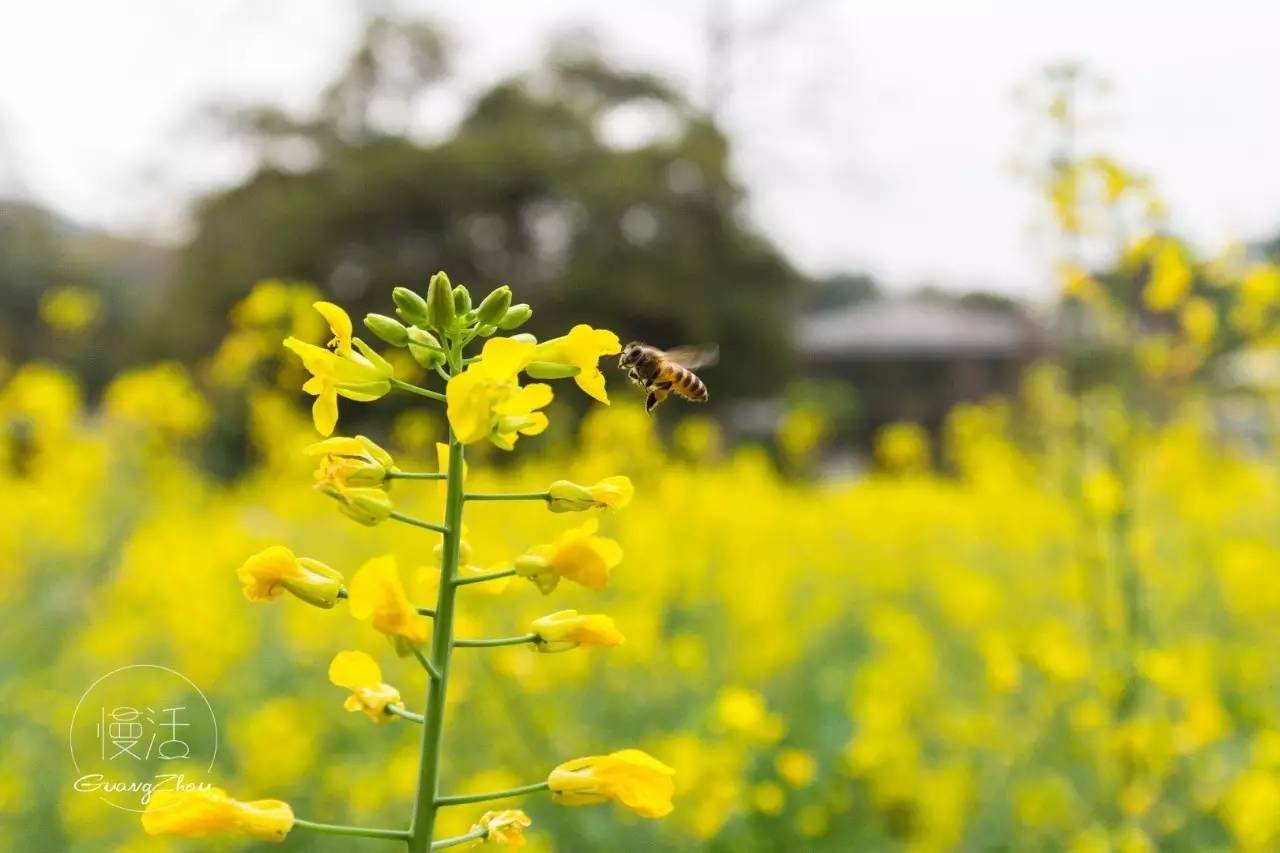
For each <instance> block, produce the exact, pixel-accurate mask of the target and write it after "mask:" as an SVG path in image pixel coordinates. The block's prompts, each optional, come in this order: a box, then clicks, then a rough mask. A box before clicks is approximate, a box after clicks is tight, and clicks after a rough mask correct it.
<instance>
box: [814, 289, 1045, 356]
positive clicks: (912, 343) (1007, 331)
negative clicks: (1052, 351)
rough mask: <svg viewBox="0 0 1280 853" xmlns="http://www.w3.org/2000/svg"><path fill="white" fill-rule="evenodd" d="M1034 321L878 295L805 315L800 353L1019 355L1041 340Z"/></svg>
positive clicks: (835, 354)
mask: <svg viewBox="0 0 1280 853" xmlns="http://www.w3.org/2000/svg"><path fill="white" fill-rule="evenodd" d="M1038 338H1039V335H1038V333H1037V330H1036V328H1035V326H1034V325H1033V324H1032V323H1031V322H1030V321H1029V320H1028V319H1027V318H1026V317H1024V316H1021V315H1019V314H1014V313H1005V312H1000V311H990V310H983V309H976V308H966V307H963V306H959V305H953V304H948V303H945V302H936V301H931V300H923V299H877V300H874V301H867V302H859V303H857V304H855V305H850V306H848V307H845V308H838V309H835V310H832V311H826V312H824V313H822V314H819V315H815V316H811V317H808V318H806V319H805V320H804V321H803V322H802V323H801V327H800V335H799V340H798V342H797V343H798V345H799V348H800V352H801V353H803V354H804V355H805V356H807V357H809V358H811V359H816V360H823V361H827V360H840V359H844V358H868V357H881V358H883V357H889V356H907V357H917V358H919V357H929V356H954V355H1016V354H1019V353H1023V352H1026V351H1027V350H1028V348H1033V347H1035V346H1036V345H1037V342H1038Z"/></svg>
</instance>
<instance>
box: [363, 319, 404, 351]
mask: <svg viewBox="0 0 1280 853" xmlns="http://www.w3.org/2000/svg"><path fill="white" fill-rule="evenodd" d="M364 327H365V328H366V329H368V330H369V331H371V332H373V333H374V334H375V335H377V336H378V338H379V339H381V340H383V341H385V342H386V343H389V344H391V345H392V346H393V347H402V346H404V345H405V344H407V343H409V330H408V329H406V328H405V327H404V326H402V325H401V324H400V321H398V320H396V319H395V318H394V317H388V316H386V315H385V314H366V315H364Z"/></svg>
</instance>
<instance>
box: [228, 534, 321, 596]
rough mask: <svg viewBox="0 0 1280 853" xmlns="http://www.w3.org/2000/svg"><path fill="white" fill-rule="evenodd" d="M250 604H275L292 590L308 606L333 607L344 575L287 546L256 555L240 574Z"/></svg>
mask: <svg viewBox="0 0 1280 853" xmlns="http://www.w3.org/2000/svg"><path fill="white" fill-rule="evenodd" d="M236 576H237V577H238V578H239V579H240V583H241V585H242V586H243V587H244V597H245V598H247V599H249V600H250V601H272V600H274V599H276V598H279V597H280V593H281V592H283V591H285V590H288V591H289V592H291V593H293V594H294V595H296V596H297V597H298V598H301V599H302V600H303V601H305V602H307V603H308V604H314V605H315V606H317V607H333V605H334V602H336V601H337V600H338V591H339V590H341V589H342V575H341V573H339V572H337V571H336V570H334V569H331V568H329V567H328V566H326V565H325V564H324V563H322V562H320V561H319V560H313V559H311V558H310V557H297V556H294V553H293V552H292V551H290V550H289V549H288V548H286V547H284V546H283V545H272V546H271V547H270V548H267V549H265V550H263V551H259V552H258V553H257V554H254V555H253V556H252V557H250V558H249V559H248V560H245V562H244V565H242V566H241V567H240V569H239V570H238V571H237V572H236Z"/></svg>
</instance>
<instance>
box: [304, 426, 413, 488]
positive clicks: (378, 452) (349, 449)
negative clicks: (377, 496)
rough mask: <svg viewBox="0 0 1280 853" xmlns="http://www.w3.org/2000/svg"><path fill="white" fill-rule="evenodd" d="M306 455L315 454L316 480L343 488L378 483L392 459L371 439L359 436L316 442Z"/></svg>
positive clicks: (391, 468)
mask: <svg viewBox="0 0 1280 853" xmlns="http://www.w3.org/2000/svg"><path fill="white" fill-rule="evenodd" d="M305 452H306V454H307V455H308V456H319V457H320V463H319V467H317V468H316V480H317V482H320V483H325V484H328V485H331V486H334V487H336V488H338V489H345V488H348V487H350V486H381V485H382V484H383V483H384V482H385V480H386V478H387V474H388V473H390V472H392V471H395V470H396V466H395V460H393V459H392V458H391V454H390V453H388V452H387V451H385V450H383V449H382V448H381V447H379V446H378V445H377V444H376V443H374V442H373V441H372V440H370V439H368V438H365V437H364V436H363V435H357V436H356V437H355V438H346V437H342V436H334V437H333V438H326V439H325V440H324V441H318V442H316V443H315V444H313V445H311V446H310V447H308V448H307V449H306V451H305Z"/></svg>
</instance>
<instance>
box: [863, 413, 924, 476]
mask: <svg viewBox="0 0 1280 853" xmlns="http://www.w3.org/2000/svg"><path fill="white" fill-rule="evenodd" d="M875 454H876V462H878V463H879V464H880V466H881V467H882V468H884V469H885V470H886V471H889V472H891V473H894V474H920V473H923V472H925V471H928V470H929V455H930V454H929V434H928V433H927V432H925V430H924V427H922V426H920V425H919V424H915V423H894V424H888V425H887V426H884V427H882V428H881V429H880V431H879V432H878V433H876V439H875Z"/></svg>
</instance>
